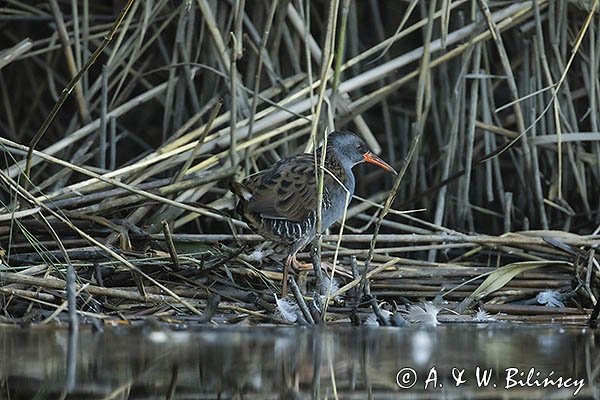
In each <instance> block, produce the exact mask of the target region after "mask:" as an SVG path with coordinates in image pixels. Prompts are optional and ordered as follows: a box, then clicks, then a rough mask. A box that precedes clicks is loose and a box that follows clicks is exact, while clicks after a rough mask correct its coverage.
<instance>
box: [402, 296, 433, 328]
mask: <svg viewBox="0 0 600 400" xmlns="http://www.w3.org/2000/svg"><path fill="white" fill-rule="evenodd" d="M440 310H441V308H440V307H438V306H436V305H435V304H433V303H432V302H430V301H427V302H424V303H422V306H419V305H415V304H413V305H410V306H408V310H407V311H405V312H404V315H405V317H406V320H407V321H409V322H411V323H413V324H428V325H433V326H435V325H438V324H439V323H440V322H439V321H438V319H437V315H438V314H439V312H440Z"/></svg>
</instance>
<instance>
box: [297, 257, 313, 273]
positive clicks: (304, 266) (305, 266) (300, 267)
mask: <svg viewBox="0 0 600 400" xmlns="http://www.w3.org/2000/svg"><path fill="white" fill-rule="evenodd" d="M292 268H294V270H296V271H298V272H302V271H310V270H311V269H313V265H312V264H311V263H307V262H303V261H298V260H297V259H295V258H294V259H293V260H292Z"/></svg>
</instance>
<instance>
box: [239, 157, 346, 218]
mask: <svg viewBox="0 0 600 400" xmlns="http://www.w3.org/2000/svg"><path fill="white" fill-rule="evenodd" d="M323 183H324V186H325V187H328V186H331V185H332V184H336V183H335V182H334V178H332V177H331V176H330V175H329V174H327V173H326V174H325V177H324V182H323ZM245 184H246V185H247V187H248V188H249V189H250V190H251V191H252V198H251V199H250V204H249V206H250V210H251V211H252V212H255V213H257V214H260V215H261V216H262V217H263V218H273V219H287V220H290V221H293V222H300V221H303V220H304V219H306V218H307V217H308V216H309V214H310V213H311V212H312V211H314V210H316V209H317V185H316V181H315V164H314V159H313V156H312V154H299V155H297V156H294V157H291V158H287V159H284V160H281V161H279V162H278V163H277V164H275V165H273V166H272V167H271V168H269V169H268V170H265V171H262V172H261V173H259V174H257V175H254V176H251V177H249V178H247V180H246V182H245Z"/></svg>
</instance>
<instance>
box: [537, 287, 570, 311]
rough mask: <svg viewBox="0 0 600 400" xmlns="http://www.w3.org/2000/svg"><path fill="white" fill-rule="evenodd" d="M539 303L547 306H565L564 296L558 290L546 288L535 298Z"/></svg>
mask: <svg viewBox="0 0 600 400" xmlns="http://www.w3.org/2000/svg"><path fill="white" fill-rule="evenodd" d="M535 299H536V300H537V302H538V303H539V304H543V305H545V306H547V307H557V308H565V303H563V300H564V296H563V295H562V294H561V293H560V292H559V291H558V290H551V289H548V290H544V291H543V292H540V293H538V295H537V297H536V298H535Z"/></svg>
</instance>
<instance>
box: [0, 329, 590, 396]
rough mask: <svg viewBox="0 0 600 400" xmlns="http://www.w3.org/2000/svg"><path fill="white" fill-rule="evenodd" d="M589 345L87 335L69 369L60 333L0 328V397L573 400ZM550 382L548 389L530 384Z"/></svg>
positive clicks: (433, 333)
mask: <svg viewBox="0 0 600 400" xmlns="http://www.w3.org/2000/svg"><path fill="white" fill-rule="evenodd" d="M598 339H600V338H599V337H598V333H597V332H596V331H593V330H590V329H582V328H564V329H563V328H560V327H555V326H541V327H540V326H535V327H533V326H523V325H510V324H500V323H496V324H490V325H467V324H455V325H441V326H437V327H414V326H411V327H409V328H373V329H366V328H360V329H358V328H356V329H353V328H341V329H337V328H278V327H252V328H223V327H218V328H213V327H207V328H202V329H197V330H182V331H173V330H168V329H163V328H160V327H156V326H146V327H140V328H121V327H119V328H107V329H106V330H105V331H104V332H103V333H93V332H91V330H89V329H87V328H84V329H83V330H81V331H80V332H79V337H78V341H77V352H76V357H75V358H74V359H73V360H72V361H71V362H70V363H69V364H70V366H71V367H70V368H69V367H68V366H67V365H68V363H67V357H68V349H69V344H68V343H69V340H68V330H67V329H56V328H52V329H51V328H29V329H20V328H0V399H1V398H10V399H16V398H33V397H34V396H35V397H36V398H39V399H45V398H52V399H55V398H58V397H59V396H60V395H61V393H63V392H64V390H65V387H66V386H69V385H70V386H71V387H70V391H69V394H68V395H66V397H67V398H85V399H89V398H114V399H123V398H134V399H141V398H143V399H154V398H169V396H170V395H172V397H171V398H177V399H180V398H181V399H196V398H223V399H227V398H244V399H271V398H273V399H276V398H283V399H288V398H318V399H321V398H328V399H333V398H336V396H337V397H338V398H340V399H366V398H368V397H369V394H371V395H372V397H373V398H377V399H379V398H381V399H386V398H390V399H391V398H400V397H402V398H424V399H425V398H497V397H504V398H541V397H544V398H548V397H552V398H573V394H574V392H575V391H576V390H577V388H578V387H579V386H581V383H582V382H583V386H582V388H581V389H580V390H579V392H578V393H577V396H576V397H575V398H589V397H591V396H594V395H596V396H598V395H599V393H600V390H598V389H594V388H593V386H594V385H595V386H598V383H599V382H600V379H599V378H598V369H599V368H598V367H599V366H600V363H599V360H600V354H599V352H598V346H597V345H596V342H597V341H598ZM477 367H479V377H480V379H481V378H483V371H484V370H485V371H490V370H491V374H490V375H489V377H490V380H489V382H487V383H486V382H480V383H479V384H478V383H477ZM531 368H533V372H530V370H531ZM401 370H402V373H400V374H399V371H401ZM461 371H462V372H461ZM521 373H523V375H520V374H521ZM529 373H532V374H533V375H532V376H531V378H530V379H529V381H527V375H528V374H529ZM548 376H550V379H552V382H549V385H548V386H547V387H545V388H544V387H528V384H535V383H536V382H537V383H538V384H542V385H543V383H544V381H543V379H544V378H547V377H548ZM415 378H416V382H414V385H413V386H411V385H412V384H413V381H414V379H415ZM558 378H561V380H562V384H563V385H564V384H567V386H568V387H566V388H565V387H562V388H558V387H557V386H558V381H559V380H558ZM567 378H571V380H570V381H567ZM519 379H520V380H521V382H520V383H519ZM463 381H464V382H463ZM457 382H460V384H459V385H458V386H457ZM399 384H400V385H402V386H411V387H410V388H406V389H403V388H401V387H400V386H399ZM494 384H495V385H496V386H495V387H494ZM426 385H427V388H425V386H426ZM507 386H509V387H508V388H507Z"/></svg>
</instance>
